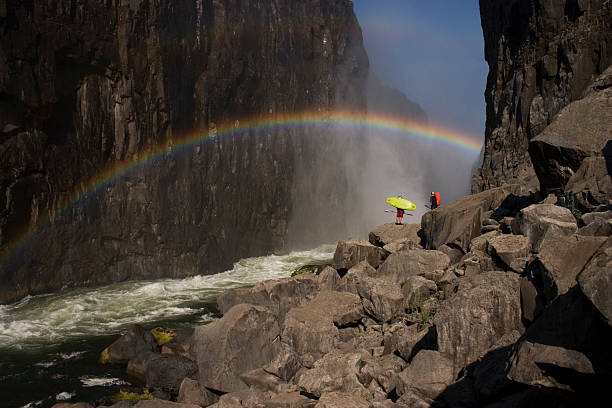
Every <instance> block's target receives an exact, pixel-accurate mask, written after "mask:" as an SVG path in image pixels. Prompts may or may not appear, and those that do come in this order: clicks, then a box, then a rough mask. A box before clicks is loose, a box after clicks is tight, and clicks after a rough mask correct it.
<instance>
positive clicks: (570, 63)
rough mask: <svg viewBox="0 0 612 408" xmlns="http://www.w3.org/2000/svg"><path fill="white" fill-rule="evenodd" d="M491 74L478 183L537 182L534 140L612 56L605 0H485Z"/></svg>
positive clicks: (477, 187)
mask: <svg viewBox="0 0 612 408" xmlns="http://www.w3.org/2000/svg"><path fill="white" fill-rule="evenodd" d="M480 13H481V19H482V28H483V32H484V38H485V58H486V60H487V62H488V63H489V75H488V79H487V89H486V92H485V98H486V103H487V123H486V131H485V152H484V161H483V164H482V168H481V169H480V170H479V171H478V172H477V173H476V175H475V176H474V178H473V181H472V191H473V192H478V191H482V190H484V189H488V188H492V187H496V186H501V185H503V184H505V183H508V182H513V181H519V182H520V183H522V184H524V185H526V186H530V187H535V188H537V180H536V178H535V173H534V171H533V167H532V164H531V161H530V159H529V155H528V153H527V148H528V144H529V141H530V140H531V139H533V138H534V137H535V136H537V135H538V134H539V133H540V132H541V131H542V130H543V129H544V128H545V127H546V126H547V125H548V124H550V123H551V122H552V120H553V119H554V118H555V115H557V114H558V113H559V112H560V111H561V109H562V108H563V107H565V106H566V105H568V104H569V103H571V102H572V101H574V100H577V99H580V98H581V97H582V95H583V93H584V91H585V90H586V89H587V87H588V86H589V84H590V83H591V82H592V81H593V80H594V79H595V78H596V77H597V76H599V75H600V74H601V73H602V72H603V71H604V70H605V69H606V68H607V67H608V66H609V65H610V64H611V63H612V52H610V50H611V49H612V48H611V47H612V3H610V2H609V1H606V0H537V1H531V0H512V1H507V0H480Z"/></svg>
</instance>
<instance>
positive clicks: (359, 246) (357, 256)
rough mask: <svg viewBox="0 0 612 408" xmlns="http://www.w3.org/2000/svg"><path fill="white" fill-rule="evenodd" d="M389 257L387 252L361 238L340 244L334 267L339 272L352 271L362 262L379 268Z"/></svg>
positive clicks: (337, 248) (335, 255)
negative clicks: (342, 270)
mask: <svg viewBox="0 0 612 408" xmlns="http://www.w3.org/2000/svg"><path fill="white" fill-rule="evenodd" d="M386 257H387V252H386V251H385V250H384V249H382V248H379V247H377V246H374V245H372V244H370V243H369V242H368V241H364V240H363V239H359V238H352V239H347V240H345V241H340V242H338V246H336V252H335V253H334V260H333V264H332V266H333V267H334V268H336V269H338V270H340V269H350V268H352V267H353V266H355V265H357V264H358V263H359V262H361V261H368V263H369V264H370V265H372V266H373V267H374V268H377V267H378V265H380V264H381V263H382V261H383V260H384V259H385V258H386Z"/></svg>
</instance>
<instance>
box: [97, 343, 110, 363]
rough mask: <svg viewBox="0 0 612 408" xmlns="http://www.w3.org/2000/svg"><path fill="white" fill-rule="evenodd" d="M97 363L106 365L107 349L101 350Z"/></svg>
mask: <svg viewBox="0 0 612 408" xmlns="http://www.w3.org/2000/svg"><path fill="white" fill-rule="evenodd" d="M98 363H100V364H106V363H108V347H107V348H105V349H104V350H102V352H101V353H100V358H98Z"/></svg>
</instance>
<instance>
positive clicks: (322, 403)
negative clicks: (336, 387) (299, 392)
mask: <svg viewBox="0 0 612 408" xmlns="http://www.w3.org/2000/svg"><path fill="white" fill-rule="evenodd" d="M347 407H351V408H370V403H369V402H368V401H366V400H364V399H363V398H360V397H358V396H355V395H351V394H344V393H341V392H328V393H325V394H323V395H322V396H321V398H320V399H319V402H318V403H317V405H315V408H347Z"/></svg>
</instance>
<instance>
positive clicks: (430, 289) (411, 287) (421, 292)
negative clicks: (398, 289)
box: [402, 276, 438, 307]
mask: <svg viewBox="0 0 612 408" xmlns="http://www.w3.org/2000/svg"><path fill="white" fill-rule="evenodd" d="M437 290H438V286H437V285H436V283H435V282H434V281H431V280H429V279H425V278H424V277H422V276H410V277H409V278H408V279H407V280H406V282H404V284H403V285H402V293H403V296H404V298H405V305H406V307H416V306H419V305H421V304H422V303H423V301H424V300H425V299H427V298H429V297H430V296H431V295H432V294H433V293H434V292H436V291H437Z"/></svg>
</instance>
